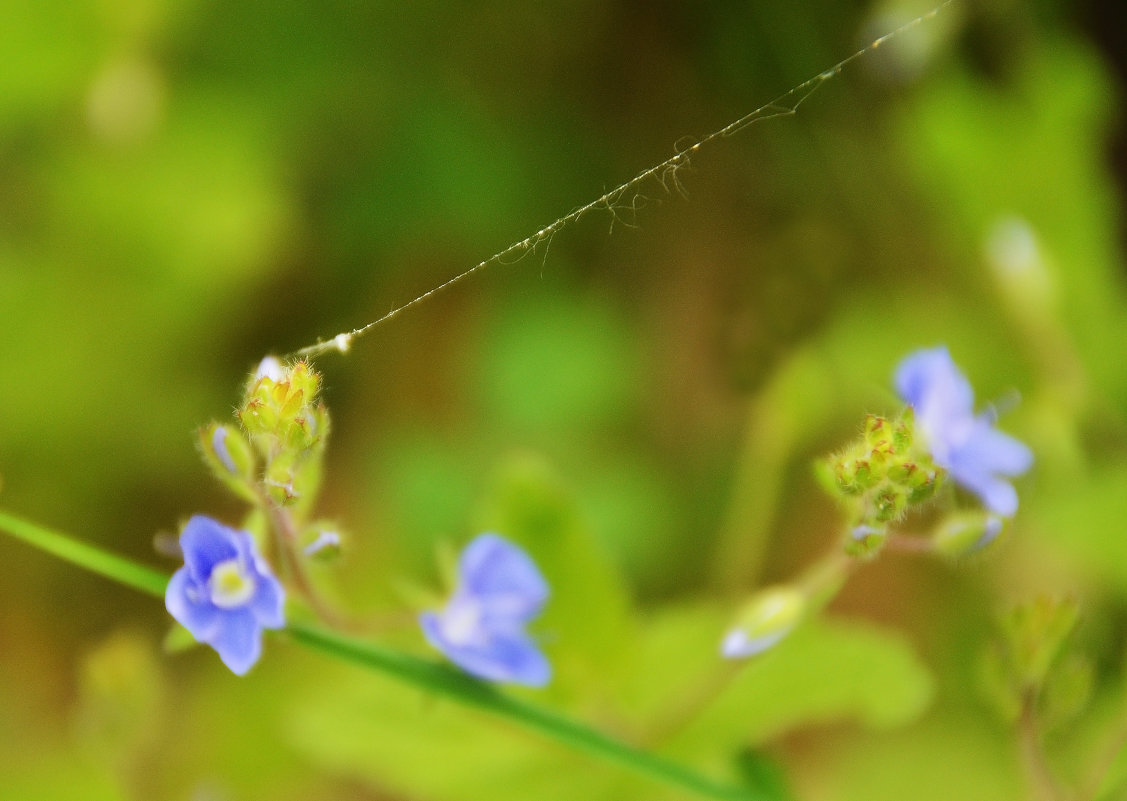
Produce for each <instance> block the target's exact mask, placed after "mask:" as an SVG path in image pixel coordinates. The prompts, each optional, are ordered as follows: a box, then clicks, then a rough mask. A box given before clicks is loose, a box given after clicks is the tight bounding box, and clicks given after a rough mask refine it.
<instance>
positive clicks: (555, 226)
mask: <svg viewBox="0 0 1127 801" xmlns="http://www.w3.org/2000/svg"><path fill="white" fill-rule="evenodd" d="M955 1H956V0H945V2H943V3H941V4H940V5H938V6H936V7H935V8H933V9H932V10H931V11H929V12H927V13H926V14H922V15H921V16H919V17H916V18H915V19H913V20H911V21H910V22H906V23H905V24H903V25H901V26H900V27H898V28H896V29H895V30H893V31H890V32H888V33H886V34H884V35H883V36H880V37H878V38H877V39H874V40H873V41H872V42H870V43H869V44H868V45H866V46H865V47H862V48H861V49H860V50H858V51H856V52H855V53H853V54H852V55H850V56H847V57H846V58H843V59H842V60H841V61H839V62H837V63H836V64H834V65H833V66H832V67H830V68H829V69H826V70H823V71H822V72H819V73H818V74H817V75H815V76H813V77H812V78H808V79H807V80H805V81H803V82H802V83H800V84H798V85H797V86H795V87H794V88H792V89H790V90H788V91H787V92H784V93H783V94H781V95H779V96H778V97H776V98H775V99H774V100H772V101H770V102H768V103H765V104H763V105H762V106H760V107H759V108H757V109H755V110H754V111H752V112H750V113H748V114H745V115H744V116H742V117H740V118H739V119H737V120H734V121H732V122H730V123H728V124H727V125H725V126H724V127H723V128H719V129H718V130H715V131H713V132H712V133H710V134H708V135H707V136H704V137H701V138H700V139H697V140H696V141H695V142H692V143H691V144H688V145H684V146H681V147H676V146H675V152H674V154H673V155H672V156H670V157H669V158H667V159H666V160H665V161H662V162H661V163H659V164H655V165H654V166H652V167H650V168H649V169H646V170H642V171H641V172H640V173H638V174H637V175H635V176H634V177H633V178H631V179H630V180H628V181H626V182H624V183H621V184H619V185H618V186H616V187H615V188H614V189H611V190H609V191H607V192H604V193H603V194H602V195H600V196H599V197H597V198H595V199H594V200H592V201H591V202H589V203H585V204H584V205H582V206H578V207H577V208H575V209H572V210H571V211H570V212H568V213H567V214H565V215H564V216H562V217H559V218H557V219H556V220H555V222H552V223H550V224H548V225H546V226H544V227H543V228H541V229H540V230H538V231H537V232H536V233H534V234H530V235H529V236H527V237H525V238H524V239H521V240H519V241H517V242H514V243H513V244H511V245H509V246H508V247H507V248H505V249H503V250H499V251H497V252H496V253H494V254H493V255H492V256H490V257H489V258H487V259H485V260H483V261H480V262H478V263H477V264H475V265H473V266H472V267H470V268H468V269H466V270H463V271H462V272H460V273H458V274H457V275H455V276H453V277H452V278H449V279H447V280H446V281H443V282H442V283H441V284H438V285H437V286H435V287H433V288H432V289H428V290H427V291H426V292H424V293H422V294H421V295H419V296H417V297H415V298H414V299H413V300H409V301H407V302H406V303H404V304H403V305H401V306H396V307H395V308H394V309H392V310H391V311H389V312H388V313H387V314H385V315H383V316H382V317H379V318H377V319H375V320H372V321H371V322H370V323H367V324H366V325H362V326H360V327H359V328H354V329H352V330H351V331H346V332H344V333H340V334H337V335H336V336H335V337H333V338H332V339H329V340H321V341H318V342H316V343H315V344H313V345H308V346H306V347H304V348H301V349H299V350H296V351H293V352H292V353H290V354H289V355H288V357H289V358H294V359H299V358H315V357H317V356H321V355H323V354H325V353H328V352H330V351H337V352H340V353H347V352H348V349H349V348H350V347H351V346H352V343H353V342H354V341H355V340H356V339H358V338H360V337H362V336H364V335H365V334H367V333H368V332H369V331H371V330H372V329H373V328H376V327H378V326H380V325H383V324H384V323H386V322H388V321H389V320H391V319H393V318H394V317H396V316H398V315H399V314H401V313H403V312H405V311H407V310H408V309H410V308H411V307H412V306H416V305H418V304H420V303H423V302H424V301H426V300H427V299H429V298H430V297H432V296H434V295H437V294H438V293H439V292H442V291H443V290H444V289H447V288H448V287H451V286H453V285H454V284H457V283H459V282H461V281H462V280H464V279H466V278H469V277H470V276H471V275H473V274H474V273H476V272H478V271H480V270H484V269H485V268H486V267H490V266H493V265H496V264H503V265H508V264H513V263H515V262H518V261H520V260H521V259H523V258H524V257H525V256H527V255H528V254H529V253H534V252H536V251H537V250H541V251H542V252H543V258H544V259H545V260H546V259H547V256H548V253H547V251H548V247H549V246H550V244H551V241H552V239H553V237H555V235H556V234H558V233H559V232H560V231H561V230H563V229H564V228H567V227H568V226H570V225H573V224H575V223H578V222H579V221H580V220H582V219H583V218H584V217H586V216H587V215H588V214H589V213H591V212H594V211H603V212H606V213H607V214H608V215H609V216H610V233H613V232H614V225H615V223H618V224H620V225H623V226H625V227H628V228H632V227H634V226H635V225H636V218H637V215H638V212H639V211H641V210H642V208H644V207H645V204H646V201H647V197H646V195H645V194H644V193H642V192H639V191H636V190H638V189H640V188H641V187H642V186H643V185H645V184H647V183H651V182H653V183H656V184H657V185H658V186H659V187H661V188H662V189H663V190H664V191H665V192H666V193H667V194H671V191H670V190H671V189H672V190H673V191H676V192H677V193H678V194H680V195H682V196H683V195H684V194H685V190H684V187H683V186H682V185H681V181H680V178H679V175H678V173H680V171H681V170H682V169H684V168H685V167H687V166H688V165H689V161H690V159H691V158H692V156H693V155H695V154H696V153H697V152H698V151H699V150H700V149H701V148H703V147H705V146H707V145H709V144H711V143H712V142H714V141H716V140H717V139H726V138H728V137H730V136H735V135H736V134H738V133H740V132H741V131H743V130H744V129H745V128H747V127H748V126H750V125H752V124H754V123H757V122H762V121H763V120H769V119H774V118H776V117H793V116H794V115H795V114H797V113H798V108H799V106H801V105H802V104H803V103H804V102H806V100H807V99H808V98H809V97H810V96H811V95H813V94H814V92H816V91H817V90H818V89H819V88H820V87H821V86H822V84H824V83H825V82H826V81H828V80H830V79H832V78H835V77H837V76H838V75H840V74H841V72H842V70H844V69H845V68H846V67H847V66H849V65H850V64H851V63H853V62H854V61H856V60H857V59H859V58H862V57H863V56H865V55H867V54H868V53H870V52H872V51H873V50H876V49H878V48H879V47H880V46H881V45H883V44H886V43H887V42H889V41H891V40H892V39H894V38H896V37H898V36H900V35H901V34H903V33H904V32H906V31H908V30H911V29H912V28H915V27H917V26H919V25H922V24H923V23H925V22H927V21H928V20H930V19H932V18H933V17H935V16H936V15H938V14H939V13H941V12H942V11H943V10H944V9H945V8H947V6H949V5H951V4H952V3H954V2H955ZM627 197H629V199H628V200H626V199H624V198H627Z"/></svg>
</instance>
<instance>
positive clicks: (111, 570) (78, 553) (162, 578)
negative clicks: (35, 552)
mask: <svg viewBox="0 0 1127 801" xmlns="http://www.w3.org/2000/svg"><path fill="white" fill-rule="evenodd" d="M0 531H3V532H5V533H7V534H10V535H11V536H13V537H15V538H16V539H18V540H22V541H23V542H26V543H27V544H28V545H32V546H34V547H36V548H38V549H39V550H41V551H46V552H47V553H49V554H51V555H52V556H57V557H58V558H59V559H62V560H63V561H65V562H70V563H71V564H72V565H77V566H78V567H81V568H84V569H86V570H89V571H90V572H91V573H96V574H98V575H99V576H102V577H104V578H108V579H110V580H111V581H116V582H117V583H118V584H124V585H125V586H126V587H132V588H133V589H135V590H138V591H140V592H143V593H145V594H146V595H152V596H155V597H157V598H163V597H164V590H165V587H167V586H168V576H167V575H165V574H164V573H161V572H160V571H158V570H154V569H152V568H149V567H145V566H144V565H139V564H137V563H136V562H133V561H131V560H129V559H125V558H123V557H121V556H118V555H117V554H113V553H110V552H109V551H103V550H102V549H101V548H99V547H97V546H95V545H88V544H87V543H85V542H79V541H78V540H75V539H71V538H70V537H68V536H67V535H65V534H60V533H59V532H57V531H52V530H51V529H49V528H46V527H45V526H41V525H39V524H37V523H31V522H28V521H27V520H21V519H20V518H18V517H14V516H12V515H10V514H7V513H6V512H3V511H0Z"/></svg>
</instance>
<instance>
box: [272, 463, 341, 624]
mask: <svg viewBox="0 0 1127 801" xmlns="http://www.w3.org/2000/svg"><path fill="white" fill-rule="evenodd" d="M255 490H256V494H257V495H258V505H259V508H261V509H262V510H263V511H264V512H265V513H266V516H267V517H268V518H269V519H270V524H271V526H272V527H273V529H274V531H275V533H276V535H277V536H275V537H271V538H270V541H271V543H272V548H273V550H274V551H275V553H276V554H277V556H278V557H279V561H280V562H281V564H282V565H283V566H284V568H285V571H286V573H287V575H288V576H289V578H290V581H291V582H292V583H293V587H294V589H296V590H297V591H298V593H299V594H300V595H301V597H302V598H304V599H305V601H306V603H308V604H309V607H310V608H311V609H312V610H313V612H314V614H316V615H317V617H319V618H320V619H321V620H322V621H323V622H325V623H326V624H328V625H329V626H331V627H332V628H334V629H348V630H353V629H356V628H357V626H355V625H353V624H351V623H350V622H348V621H346V620H345V619H344V618H343V616H342V615H341V614H340V613H338V612H337V611H336V610H335V609H333V608H332V607H331V606H329V604H328V603H327V602H326V601H325V600H324V599H323V598H322V597H321V595H320V593H318V592H317V590H316V588H314V586H313V582H312V581H310V580H309V575H308V574H307V573H306V572H305V565H304V564H303V563H302V561H301V555H300V554H299V553H298V552H297V530H296V529H295V528H294V524H293V518H291V517H290V515H289V513H288V512H286V510H285V509H284V508H282V507H281V506H280V505H279V504H277V503H275V502H274V500H273V499H272V498H271V497H269V495H267V494H266V492H265V491H264V490H263V489H262V487H261V486H257V485H256V487H255Z"/></svg>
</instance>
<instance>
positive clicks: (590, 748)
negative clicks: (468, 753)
mask: <svg viewBox="0 0 1127 801" xmlns="http://www.w3.org/2000/svg"><path fill="white" fill-rule="evenodd" d="M288 631H289V634H290V635H291V636H292V637H293V638H294V639H295V640H297V641H298V642H300V643H302V644H304V645H307V646H309V647H311V648H314V649H316V650H319V651H322V652H324V653H327V654H332V655H333V656H336V657H339V658H341V659H344V660H346V661H349V662H354V663H356V664H359V665H363V666H365V667H369V668H374V669H376V670H378V671H380V672H381V673H385V674H388V675H392V676H395V677H396V678H399V679H402V680H404V681H407V682H410V683H412V684H415V685H417V686H419V687H422V688H424V689H426V690H430V691H432V692H434V693H436V694H439V695H443V696H446V697H447V698H450V699H452V700H455V701H457V702H459V703H461V704H464V705H466V706H470V707H474V708H477V709H481V710H483V711H486V712H490V713H492V714H494V715H499V716H501V717H504V718H507V719H509V720H513V721H516V722H518V723H522V724H524V725H525V726H526V727H528V728H531V729H535V730H536V731H539V732H540V733H541V734H543V735H546V736H548V737H550V738H552V739H554V740H556V741H557V742H561V743H563V744H565V745H568V746H570V747H572V748H575V749H577V750H579V751H585V752H587V753H589V754H593V755H595V756H599V757H602V758H604V759H608V760H611V761H613V762H617V763H619V764H620V765H623V766H626V767H629V768H632V769H634V770H635V771H637V772H639V773H642V774H645V775H647V776H649V777H650V778H653V779H659V780H661V781H664V782H666V783H668V784H673V785H677V786H680V787H682V788H684V789H686V790H690V791H692V792H695V793H697V794H698V795H701V796H705V797H708V798H723V799H743V800H744V801H757V799H758V800H760V801H776V800H775V797H774V796H770V795H767V794H765V793H763V792H761V791H755V790H751V789H749V788H744V787H735V786H729V785H722V784H719V783H717V782H714V781H712V780H711V779H708V778H706V777H704V776H701V775H700V774H698V773H696V772H694V771H692V770H690V769H688V768H685V767H683V766H681V765H679V764H677V763H676V762H671V761H669V760H667V759H664V758H662V757H659V756H657V755H655V754H652V753H650V752H648V751H642V750H640V749H638V748H635V747H633V746H631V745H628V744H626V743H624V742H622V741H620V740H616V739H614V738H613V737H610V736H608V735H606V734H603V733H602V732H599V731H596V730H595V729H592V728H589V727H588V726H585V725H583V724H581V723H577V722H576V721H574V720H572V719H570V718H567V717H564V716H563V715H560V714H558V713H557V712H554V711H552V710H550V709H548V708H546V707H542V706H539V705H537V704H533V703H531V702H528V701H524V700H521V699H519V698H514V697H512V696H509V695H505V694H503V693H501V692H499V691H498V690H497V689H495V688H494V687H493V686H492V685H490V684H486V683H484V682H481V681H478V680H477V679H473V678H470V677H469V676H467V675H466V674H464V673H461V672H459V671H458V670H456V669H454V668H452V667H450V666H448V665H444V664H441V663H437V662H431V661H428V660H424V659H420V658H418V657H415V656H412V655H410V654H405V653H402V652H400V651H393V650H390V649H388V648H384V647H382V646H379V645H376V644H374V643H370V642H362V641H359V640H356V639H353V638H351V637H345V636H343V635H340V634H336V633H335V632H330V631H325V630H324V629H320V628H316V627H313V626H308V625H305V624H300V623H295V624H291V625H290V627H289V629H288Z"/></svg>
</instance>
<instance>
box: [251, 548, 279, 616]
mask: <svg viewBox="0 0 1127 801" xmlns="http://www.w3.org/2000/svg"><path fill="white" fill-rule="evenodd" d="M254 564H255V573H256V576H255V591H254V597H253V598H251V600H250V603H249V604H248V606H249V608H250V610H251V612H253V613H254V617H255V619H256V620H257V621H258V623H259V625H261V626H263V627H264V628H268V629H280V628H282V627H283V626H285V625H286V616H285V612H284V610H283V607H284V605H285V600H286V593H285V590H283V589H282V585H281V583H280V582H279V581H278V579H276V578H274V574H273V573H271V572H270V568H269V567H267V566H266V564H265V563H264V562H262V560H260V559H256V560H255V562H254Z"/></svg>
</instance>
